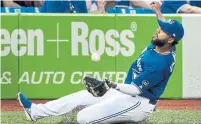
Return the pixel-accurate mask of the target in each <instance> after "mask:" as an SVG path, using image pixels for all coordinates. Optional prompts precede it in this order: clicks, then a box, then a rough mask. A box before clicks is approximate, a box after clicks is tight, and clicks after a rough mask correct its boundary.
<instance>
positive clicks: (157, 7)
mask: <svg viewBox="0 0 201 124" xmlns="http://www.w3.org/2000/svg"><path fill="white" fill-rule="evenodd" d="M150 6H151V8H152V10H153V11H154V12H155V14H156V16H157V18H158V19H160V20H163V21H165V18H164V17H163V15H162V13H161V4H160V3H159V2H152V3H151V4H150Z"/></svg>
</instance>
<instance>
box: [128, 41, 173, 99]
mask: <svg viewBox="0 0 201 124" xmlns="http://www.w3.org/2000/svg"><path fill="white" fill-rule="evenodd" d="M154 49H155V45H153V44H150V45H149V46H148V47H147V48H146V49H145V50H144V51H143V52H142V53H141V55H140V56H139V58H138V59H137V60H136V61H134V62H133V63H132V65H131V67H130V69H129V72H128V75H127V78H126V80H125V84H132V85H135V86H137V88H138V89H139V90H140V91H141V94H140V95H141V96H143V97H146V98H149V99H150V100H158V99H159V98H160V96H161V94H162V93H163V92H164V90H165V87H166V85H167V82H168V80H169V78H170V76H171V74H172V72H173V69H174V65H175V57H176V53H175V52H176V48H175V47H173V48H172V50H171V53H169V54H166V55H162V54H159V53H157V52H156V51H155V50H154Z"/></svg>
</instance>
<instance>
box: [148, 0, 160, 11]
mask: <svg viewBox="0 0 201 124" xmlns="http://www.w3.org/2000/svg"><path fill="white" fill-rule="evenodd" d="M150 6H151V8H152V10H153V11H154V12H160V11H161V4H160V3H159V2H155V1H154V2H152V3H151V4H150Z"/></svg>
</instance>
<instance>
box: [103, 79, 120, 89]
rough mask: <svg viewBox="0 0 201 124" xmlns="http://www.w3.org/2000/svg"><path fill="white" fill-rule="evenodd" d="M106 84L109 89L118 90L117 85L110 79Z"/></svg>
mask: <svg viewBox="0 0 201 124" xmlns="http://www.w3.org/2000/svg"><path fill="white" fill-rule="evenodd" d="M105 83H106V84H107V85H108V87H109V88H114V89H116V87H117V84H115V83H113V82H112V81H111V80H110V79H105Z"/></svg>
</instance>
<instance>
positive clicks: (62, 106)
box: [18, 90, 115, 121]
mask: <svg viewBox="0 0 201 124" xmlns="http://www.w3.org/2000/svg"><path fill="white" fill-rule="evenodd" d="M114 93H115V92H114V91H108V92H107V93H106V95H104V96H103V97H93V96H92V95H91V94H90V93H88V91H87V90H83V91H79V92H76V93H73V94H70V95H66V96H64V97H61V98H59V99H57V100H53V101H49V102H47V103H45V104H34V103H29V102H28V100H27V99H26V97H24V96H22V95H21V97H20V95H19V94H18V99H19V101H20V102H21V103H23V104H22V106H23V107H24V108H25V113H26V115H27V117H28V120H30V121H33V120H37V119H40V118H43V117H47V116H56V115H62V114H65V113H68V112H70V111H72V110H73V109H75V108H76V107H78V106H80V105H87V106H88V105H93V104H96V103H98V102H100V101H102V100H103V99H106V98H107V97H110V96H111V95H113V94H114ZM27 103H29V105H26V104H27Z"/></svg>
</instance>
